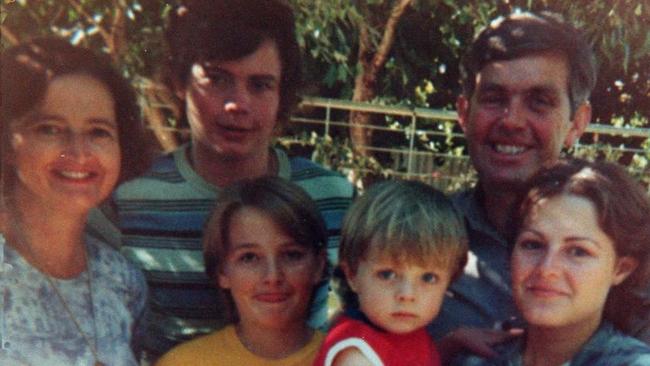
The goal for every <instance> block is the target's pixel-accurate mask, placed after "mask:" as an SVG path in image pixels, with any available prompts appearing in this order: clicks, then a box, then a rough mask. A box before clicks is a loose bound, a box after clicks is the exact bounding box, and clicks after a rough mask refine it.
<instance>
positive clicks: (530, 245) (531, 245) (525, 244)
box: [515, 239, 544, 250]
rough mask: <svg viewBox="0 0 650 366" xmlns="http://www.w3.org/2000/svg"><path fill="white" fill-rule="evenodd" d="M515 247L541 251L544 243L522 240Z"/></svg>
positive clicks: (534, 240) (535, 240)
mask: <svg viewBox="0 0 650 366" xmlns="http://www.w3.org/2000/svg"><path fill="white" fill-rule="evenodd" d="M515 245H516V246H517V247H518V248H519V249H522V250H540V249H543V248H544V243H542V241H541V240H537V239H521V240H518V241H517V243H516V244H515Z"/></svg>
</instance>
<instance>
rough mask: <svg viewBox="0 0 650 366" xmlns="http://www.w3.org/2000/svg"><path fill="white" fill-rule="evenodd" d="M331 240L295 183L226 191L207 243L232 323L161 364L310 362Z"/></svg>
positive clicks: (246, 184)
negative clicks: (313, 319)
mask: <svg viewBox="0 0 650 366" xmlns="http://www.w3.org/2000/svg"><path fill="white" fill-rule="evenodd" d="M326 242H327V241H326V233H325V229H324V224H323V222H322V219H321V217H320V214H319V213H318V209H317V208H316V205H315V204H314V202H313V201H312V200H311V199H310V198H309V196H308V195H307V194H306V193H305V192H304V191H303V190H302V189H301V188H300V187H298V186H297V185H295V184H294V183H291V182H289V181H287V180H284V179H282V178H277V177H263V178H257V179H254V180H244V181H242V182H239V183H237V184H235V185H234V186H232V187H230V188H228V189H226V190H224V192H222V194H221V195H220V196H219V199H218V201H217V206H216V209H215V211H214V212H213V214H212V216H211V217H210V219H209V220H208V222H207V224H206V229H205V232H204V238H203V245H204V258H205V265H206V273H207V274H208V276H209V277H210V278H211V279H212V280H213V281H214V283H215V284H216V285H217V286H219V288H220V289H221V290H222V294H223V297H224V300H225V301H224V302H225V303H226V304H227V306H226V307H227V309H228V311H227V312H228V317H229V320H230V323H231V324H230V325H228V326H226V327H225V328H224V329H222V330H218V331H215V332H213V333H211V334H208V335H206V336H203V337H199V338H197V339H195V340H192V341H189V342H186V343H183V344H181V345H179V346H177V347H175V348H173V349H172V350H171V351H169V352H168V353H167V354H165V355H164V356H163V357H162V358H161V359H160V360H159V361H158V363H157V364H156V365H157V366H167V365H169V366H172V365H212V366H219V365H246V366H257V365H276V366H299V365H311V364H312V362H313V361H314V358H315V356H316V352H317V351H318V347H319V346H320V344H321V342H322V340H323V334H322V333H320V332H318V331H315V330H313V329H311V328H310V327H308V326H307V319H308V316H309V308H310V304H311V302H312V299H313V295H314V291H315V289H316V288H317V285H318V284H319V283H320V282H321V281H322V280H323V277H324V270H325V243H326Z"/></svg>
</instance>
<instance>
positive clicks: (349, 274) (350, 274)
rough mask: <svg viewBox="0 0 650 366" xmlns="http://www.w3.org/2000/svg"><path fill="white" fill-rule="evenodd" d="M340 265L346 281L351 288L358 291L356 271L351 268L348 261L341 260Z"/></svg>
mask: <svg viewBox="0 0 650 366" xmlns="http://www.w3.org/2000/svg"><path fill="white" fill-rule="evenodd" d="M339 266H340V267H341V270H342V271H343V273H344V274H345V281H346V282H347V283H348V286H349V287H350V289H351V290H352V291H354V292H357V289H356V287H357V286H356V284H355V279H356V273H355V272H354V271H352V270H351V268H350V266H349V265H348V264H347V263H346V262H341V264H340V265H339Z"/></svg>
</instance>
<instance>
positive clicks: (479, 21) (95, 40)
mask: <svg viewBox="0 0 650 366" xmlns="http://www.w3.org/2000/svg"><path fill="white" fill-rule="evenodd" d="M0 1H1V2H0V25H1V26H2V33H3V37H2V42H1V44H0V49H4V48H6V47H7V46H8V45H10V42H11V36H15V37H16V38H18V39H26V38H28V37H31V36H37V35H48V34H56V35H59V36H61V37H65V38H68V39H70V40H71V41H72V42H73V43H79V44H83V45H85V46H88V47H91V48H94V49H96V50H100V51H103V52H111V56H112V57H113V58H114V60H115V61H116V62H117V63H118V64H119V65H120V67H121V68H122V70H123V71H124V73H125V75H127V76H129V77H130V78H132V80H138V83H140V80H150V79H152V78H153V76H154V75H155V74H156V72H157V71H158V70H159V68H160V66H161V63H162V61H163V59H164V58H163V53H164V50H163V46H162V45H163V42H162V27H163V24H164V21H165V19H166V16H167V14H168V12H169V11H170V9H171V4H172V3H174V2H176V0H173V1H167V0H113V1H107V0H0ZM289 2H290V3H291V4H292V5H293V6H294V8H295V10H296V19H297V37H298V40H299V43H300V45H301V47H302V49H303V51H304V52H303V55H304V65H305V74H306V75H307V82H306V85H308V88H307V89H306V90H305V93H306V94H308V95H318V96H322V97H330V98H339V99H349V98H350V97H351V95H352V90H353V84H354V78H355V76H356V75H357V73H358V71H359V62H358V61H359V60H358V44H359V30H360V29H361V27H362V26H364V25H367V26H368V27H369V28H368V29H369V35H370V38H371V41H372V42H374V43H377V42H379V39H380V38H381V32H382V29H381V28H379V27H378V26H377V24H380V23H381V21H380V20H381V19H385V18H386V17H387V12H388V11H389V10H390V9H391V7H392V5H393V4H394V3H395V2H396V0H355V1H350V0H289ZM75 5H78V7H76V6H75ZM516 9H521V10H526V9H532V10H534V11H541V10H546V9H548V10H553V11H556V12H559V13H561V14H563V15H564V16H565V17H566V18H568V19H571V20H572V21H573V22H574V23H576V24H578V25H580V26H582V27H583V28H584V30H585V32H586V33H587V34H588V36H589V38H590V39H591V40H592V41H593V43H594V45H595V48H596V50H597V57H598V60H599V62H600V72H599V81H598V84H597V86H596V90H595V92H594V94H593V96H592V105H593V108H594V121H595V122H598V123H610V121H612V123H614V124H616V125H622V126H631V127H650V123H649V122H648V119H649V118H650V81H648V80H650V30H649V28H648V24H650V4H649V3H648V2H647V1H638V0H617V1H611V0H574V1H565V0H536V1H533V0H480V1H478V0H415V1H414V5H413V6H412V8H411V9H409V10H408V11H407V12H406V13H405V14H404V16H403V18H402V19H401V21H400V23H399V25H398V28H397V32H396V42H395V45H394V46H393V48H392V50H391V52H390V55H389V58H388V61H387V63H386V66H385V67H384V69H383V70H382V72H381V73H380V77H379V80H378V83H377V88H378V93H377V95H378V97H377V98H376V100H375V102H376V103H381V104H398V105H405V106H412V107H431V108H441V109H453V108H454V102H455V97H456V95H457V94H458V92H459V84H458V79H459V71H458V61H459V57H460V56H461V54H462V52H463V49H464V48H465V46H466V45H467V44H468V43H469V42H470V41H471V39H472V37H473V35H474V34H475V32H477V31H478V30H479V29H480V28H482V27H484V26H486V25H487V24H488V22H489V21H490V20H491V19H493V18H494V17H495V16H497V15H500V14H501V15H503V14H507V13H509V12H511V11H513V10H516ZM120 11H121V12H122V13H121V14H123V18H122V19H121V23H120V22H117V23H118V24H123V26H124V29H123V30H124V31H123V32H122V29H121V28H116V27H114V26H113V25H114V24H115V23H116V18H117V17H118V15H119V14H120V13H119V12H120ZM118 20H119V19H118ZM111 37H114V38H115V39H117V40H119V41H122V43H121V44H122V45H123V46H122V47H118V48H117V49H109V44H108V40H110V39H112V38H111ZM118 46H119V45H118ZM374 122H375V123H376V124H379V125H384V126H391V125H392V126H397V127H405V126H408V124H409V123H410V120H409V119H408V118H401V117H400V118H391V117H388V118H386V117H384V118H378V119H377V120H375V121H374ZM439 129H440V130H441V131H444V132H446V135H443V136H428V135H422V134H419V135H417V137H418V138H417V139H416V141H415V145H416V148H418V149H420V150H425V151H431V152H435V153H439V154H450V156H457V155H458V154H460V153H461V152H460V151H462V149H460V148H459V147H462V145H459V142H458V141H457V140H455V139H453V138H452V137H451V136H452V134H453V133H458V132H459V130H458V127H457V126H455V125H454V124H449V123H447V124H444V123H443V124H441V125H440V127H439ZM296 137H302V141H303V142H304V143H305V144H311V146H314V148H315V155H314V156H315V158H317V159H321V161H322V162H328V161H329V164H335V165H333V166H342V167H343V168H342V169H343V170H345V169H348V170H349V169H357V170H359V171H369V172H372V174H379V175H382V174H387V172H388V173H390V171H388V170H386V169H384V168H382V167H381V166H382V165H386V164H385V163H386V161H381V160H375V159H368V158H364V159H361V158H358V157H355V156H353V155H350V154H352V153H351V151H352V149H351V146H350V143H349V141H348V140H347V137H346V134H345V133H343V132H339V133H338V134H334V135H333V136H332V137H331V138H330V137H318V138H317V137H313V136H311V134H306V135H304V136H303V135H301V134H300V133H298V134H297V135H296ZM407 137H408V136H406V135H404V138H399V139H396V138H395V137H394V135H390V136H389V135H388V134H378V135H377V137H376V141H375V143H376V144H378V145H381V146H388V147H391V146H404V144H405V142H406V141H408V138H407ZM609 142H610V141H608V140H607V139H601V140H600V141H599V143H609ZM587 143H589V142H587ZM616 143H620V142H616ZM649 145H650V142H648V140H645V141H640V142H639V141H636V140H635V142H634V144H633V146H630V147H632V148H636V149H639V150H640V151H643V153H636V154H627V155H625V156H623V157H620V158H621V159H622V160H621V161H622V162H624V163H626V164H628V165H630V167H631V168H632V169H634V170H635V171H643V172H645V174H646V176H647V172H648V170H649V169H650V168H648V165H650V164H648V159H649V156H648V155H649V153H648V151H650V147H649ZM585 154H587V152H585ZM606 155H611V156H608V157H609V158H611V159H616V158H619V157H618V156H615V155H614V154H606ZM443 164H444V163H443ZM441 166H442V165H441Z"/></svg>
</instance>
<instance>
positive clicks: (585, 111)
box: [564, 101, 591, 148]
mask: <svg viewBox="0 0 650 366" xmlns="http://www.w3.org/2000/svg"><path fill="white" fill-rule="evenodd" d="M589 121H591V104H590V103H589V102H588V101H586V102H583V103H582V104H580V106H578V109H576V111H575V112H574V113H573V119H572V120H571V126H569V131H568V132H567V135H566V137H565V138H564V147H566V148H570V147H571V146H573V144H574V143H575V142H576V140H578V139H579V138H580V136H582V134H583V133H584V132H585V130H586V129H587V125H589Z"/></svg>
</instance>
